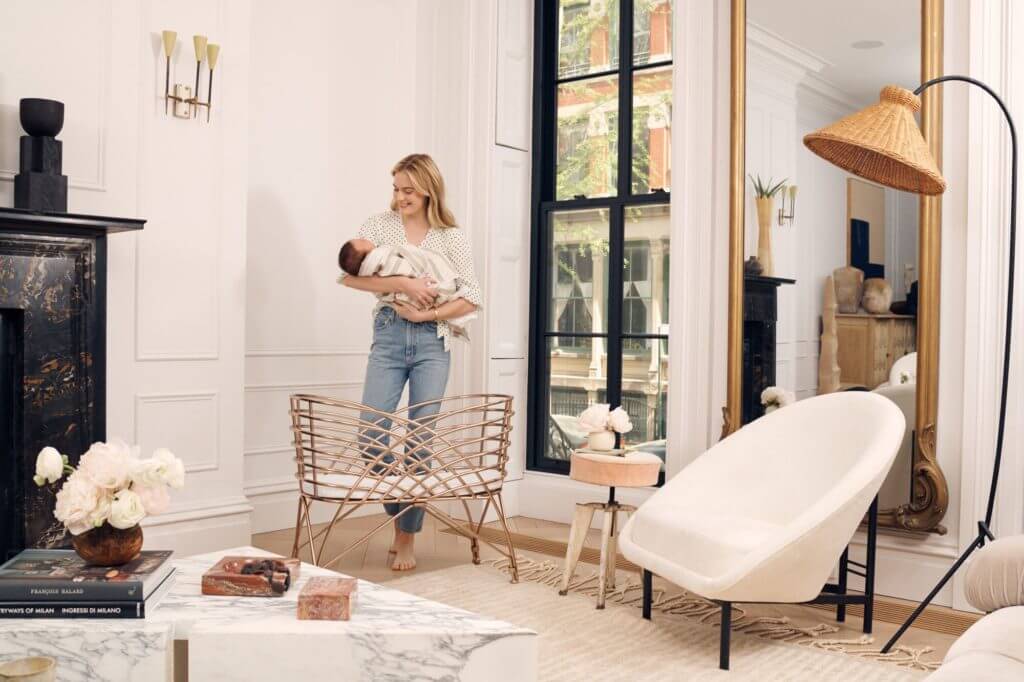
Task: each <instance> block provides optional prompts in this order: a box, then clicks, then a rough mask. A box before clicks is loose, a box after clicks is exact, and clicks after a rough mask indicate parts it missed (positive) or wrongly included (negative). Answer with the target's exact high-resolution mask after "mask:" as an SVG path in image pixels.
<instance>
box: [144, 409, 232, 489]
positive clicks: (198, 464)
mask: <svg viewBox="0 0 1024 682" xmlns="http://www.w3.org/2000/svg"><path fill="white" fill-rule="evenodd" d="M181 403H209V407H208V408H207V409H209V410H210V413H211V414H210V416H211V417H212V420H213V428H212V433H206V434H204V441H205V442H206V443H208V444H212V457H208V458H206V459H202V460H199V461H195V460H191V459H189V457H188V452H183V451H181V450H180V448H179V449H175V447H174V445H173V444H171V443H153V444H147V448H148V447H150V445H151V446H152V447H154V448H156V447H169V448H170V449H171V450H172V451H174V453H175V454H176V455H177V456H178V457H180V458H181V459H182V460H183V461H184V462H185V472H186V473H200V472H203V471H217V470H218V469H220V432H221V419H220V395H219V394H218V392H217V391H201V392H194V393H138V394H136V395H135V418H134V420H133V421H134V423H135V430H134V439H133V440H134V442H135V443H137V444H141V443H142V439H143V436H144V435H145V433H146V428H145V427H146V424H147V422H146V416H145V410H146V407H147V406H153V405H178V404H181ZM194 426H195V425H194V424H178V425H176V426H175V427H174V429H173V430H174V431H176V432H185V431H187V432H190V433H194ZM151 428H159V427H151ZM165 428H166V427H165ZM142 454H143V455H144V456H145V455H147V453H146V452H143V453H142Z"/></svg>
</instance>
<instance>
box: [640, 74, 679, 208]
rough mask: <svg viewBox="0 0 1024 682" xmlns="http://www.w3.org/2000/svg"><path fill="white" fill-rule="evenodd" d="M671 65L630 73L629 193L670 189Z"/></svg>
mask: <svg viewBox="0 0 1024 682" xmlns="http://www.w3.org/2000/svg"><path fill="white" fill-rule="evenodd" d="M671 161H672V67H671V66H663V67H656V68H651V69H645V70H643V71H640V72H637V73H635V74H634V75H633V180H632V190H633V194H646V193H648V192H650V191H652V190H656V189H663V190H665V191H666V192H668V191H670V189H671V187H670V186H671V184H672V164H671Z"/></svg>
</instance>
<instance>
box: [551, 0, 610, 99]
mask: <svg viewBox="0 0 1024 682" xmlns="http://www.w3.org/2000/svg"><path fill="white" fill-rule="evenodd" d="M618 66H619V0H605V1H603V2H590V0H582V1H581V0H562V2H561V3H559V11H558V78H559V79H562V78H572V77H573V76H583V75H586V74H588V73H599V72H601V71H609V70H611V69H616V68H618Z"/></svg>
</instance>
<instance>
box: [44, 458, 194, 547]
mask: <svg viewBox="0 0 1024 682" xmlns="http://www.w3.org/2000/svg"><path fill="white" fill-rule="evenodd" d="M64 474H68V478H67V480H66V481H64V485H62V486H61V488H60V490H59V491H57V505H56V507H55V508H54V511H53V515H54V516H55V517H56V518H57V520H58V521H60V522H61V523H63V524H64V526H65V527H66V528H67V529H68V531H69V532H70V533H71V534H72V535H81V534H82V533H85V532H86V531H89V530H92V529H93V528H99V527H100V526H102V525H103V524H104V523H109V524H110V525H111V526H113V527H114V528H118V529H121V530H126V529H129V528H132V527H134V526H136V525H137V524H138V523H139V521H141V520H142V519H144V518H145V517H146V516H148V515H150V514H160V513H162V512H164V511H166V510H167V506H168V504H169V503H170V494H169V493H168V490H167V489H168V488H182V487H184V485H185V465H184V464H183V463H182V461H181V460H180V459H178V458H177V457H175V456H174V453H172V452H171V451H170V450H167V449H166V448H160V449H158V450H156V451H155V452H154V453H153V455H152V456H151V457H148V458H141V457H139V449H138V447H130V446H129V445H128V444H127V443H125V442H124V441H120V440H113V441H110V442H108V443H93V444H92V447H90V448H89V450H88V451H86V453H85V454H84V455H82V458H81V460H80V461H79V462H78V468H77V469H76V468H75V467H73V466H71V465H70V464H69V463H68V456H67V455H62V454H61V453H60V452H58V451H57V450H56V448H51V447H46V448H43V449H42V450H41V451H40V452H39V455H38V456H37V457H36V475H35V476H34V477H33V479H32V480H34V481H35V483H36V485H38V486H40V487H41V486H44V485H47V484H53V483H56V482H57V481H58V480H60V479H61V477H63V476H64Z"/></svg>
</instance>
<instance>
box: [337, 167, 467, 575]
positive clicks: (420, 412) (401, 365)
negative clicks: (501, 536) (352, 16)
mask: <svg viewBox="0 0 1024 682" xmlns="http://www.w3.org/2000/svg"><path fill="white" fill-rule="evenodd" d="M391 177H392V179H393V183H392V184H393V187H392V192H393V193H392V197H391V210H390V211H388V212H386V213H381V214H378V215H375V216H371V217H370V218H369V219H368V220H367V221H366V222H365V223H363V225H362V227H360V228H359V237H360V238H362V239H367V240H369V241H371V242H373V244H374V246H400V245H403V244H412V245H414V246H421V247H423V248H425V249H431V250H433V251H436V252H438V253H440V254H442V255H444V256H445V257H447V258H448V260H449V261H450V262H451V264H452V265H453V266H454V267H455V269H456V270H457V272H458V274H459V277H458V290H457V293H458V295H459V296H460V297H458V298H454V299H453V300H450V301H448V302H447V303H445V304H444V305H441V306H439V307H436V308H435V307H433V303H434V295H435V294H436V291H434V290H433V289H432V288H431V282H430V281H428V280H426V279H415V278H411V277H353V276H348V277H345V278H344V280H343V281H344V284H345V286H349V287H352V288H353V289H359V290H361V291H370V292H373V293H378V294H379V293H404V294H406V295H407V296H408V297H409V299H410V300H412V301H415V302H416V303H417V305H418V307H413V306H411V305H408V304H401V303H398V302H396V303H395V304H394V306H393V307H384V306H380V305H378V306H377V308H375V309H374V321H373V345H372V346H371V348H370V359H369V362H368V363H367V366H366V380H365V382H364V384H363V400H362V402H363V404H364V405H367V406H369V407H372V408H374V409H376V410H380V411H381V412H394V410H395V408H396V407H397V406H398V401H399V399H400V398H401V395H402V390H403V388H404V387H405V384H406V382H408V383H409V404H410V405H417V404H419V403H422V402H425V401H431V400H437V399H439V398H442V397H443V396H444V391H445V386H446V385H447V383H448V365H449V361H450V352H449V342H450V340H451V335H452V332H451V329H450V328H449V326H448V323H447V322H446V321H447V320H451V319H454V318H457V317H461V316H463V315H467V314H469V313H472V312H474V311H475V310H477V309H479V307H480V305H481V303H482V302H483V299H482V296H481V292H480V285H479V283H478V282H477V280H476V275H475V273H474V272H473V255H472V252H471V251H470V249H469V242H468V241H467V240H466V236H465V233H464V232H463V231H462V230H461V229H459V228H458V227H457V226H456V225H455V217H454V216H453V215H452V214H451V212H450V211H449V210H448V208H447V207H446V206H445V200H444V179H443V178H442V177H441V172H440V171H439V170H438V168H437V165H436V164H435V163H434V161H433V159H431V158H430V157H429V156H427V155H426V154H411V155H409V156H407V157H405V158H404V159H402V160H401V161H399V162H398V163H397V164H395V167H394V168H392V169H391ZM439 409H440V404H439V403H432V404H430V405H425V406H424V407H422V408H419V409H416V410H412V411H411V412H410V414H409V417H410V418H411V419H423V418H427V417H431V416H433V415H434V414H436V413H437V411H438V410H439ZM378 424H379V425H380V427H381V429H383V430H385V431H386V430H387V429H388V428H390V421H389V420H379V421H378ZM369 437H370V439H379V440H380V441H383V444H385V445H386V444H387V443H386V440H385V439H386V438H387V436H385V435H383V433H381V432H377V433H375V434H370V436H369ZM412 454H413V455H416V453H412ZM391 459H392V458H390V457H389V461H390V460H391ZM408 461H409V460H408V459H407V460H406V462H407V463H408ZM408 506H409V505H407V504H385V505H384V509H385V510H386V511H387V513H388V514H389V515H391V516H397V518H395V537H394V541H393V542H392V544H391V553H392V554H393V555H394V560H393V561H392V564H391V568H392V569H393V570H396V571H406V570H409V569H412V568H415V567H416V558H415V554H414V551H413V550H414V544H415V539H416V533H418V532H419V531H420V530H421V529H422V527H423V514H424V512H423V509H422V508H420V507H415V506H414V507H412V508H411V509H408V510H406V508H407V507H408Z"/></svg>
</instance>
